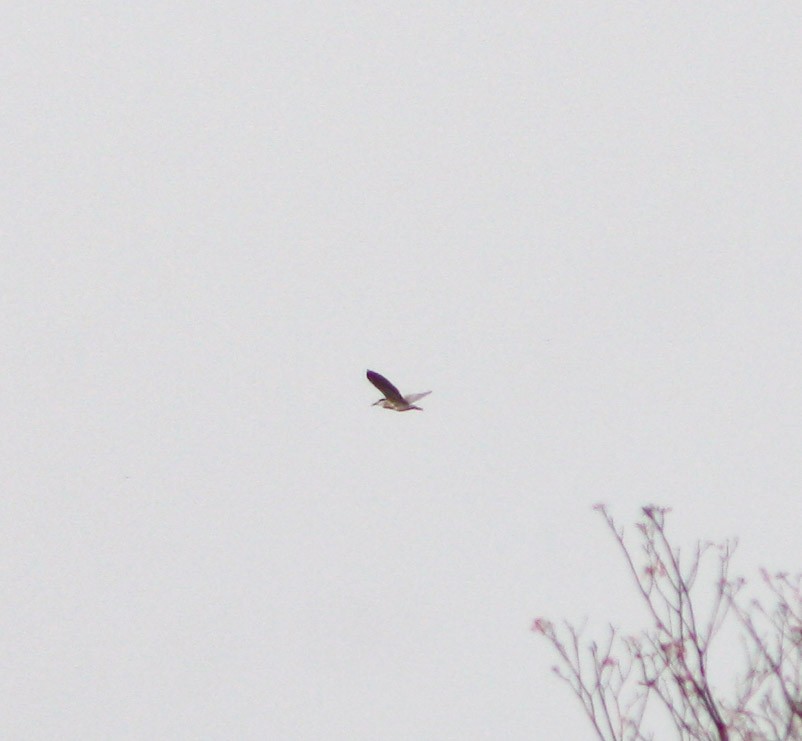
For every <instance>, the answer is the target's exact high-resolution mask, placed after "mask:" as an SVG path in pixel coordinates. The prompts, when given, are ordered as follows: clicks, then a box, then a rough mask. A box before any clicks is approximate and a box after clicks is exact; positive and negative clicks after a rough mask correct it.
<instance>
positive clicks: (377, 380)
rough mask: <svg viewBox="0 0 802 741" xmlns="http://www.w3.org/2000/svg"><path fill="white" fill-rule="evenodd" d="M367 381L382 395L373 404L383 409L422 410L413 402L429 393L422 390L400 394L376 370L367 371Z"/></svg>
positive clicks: (399, 410)
mask: <svg viewBox="0 0 802 741" xmlns="http://www.w3.org/2000/svg"><path fill="white" fill-rule="evenodd" d="M367 375H368V381H370V382H371V383H372V384H373V385H374V386H375V387H376V388H377V389H379V391H381V392H382V394H384V396H383V397H382V398H381V399H379V400H378V401H377V402H375V403H374V404H373V406H381V407H384V408H385V409H394V410H395V411H396V412H408V411H409V410H410V409H417V410H418V411H421V412H422V411H423V410H422V409H421V408H420V407H416V406H415V405H414V404H413V402H415V401H418V399H422V398H423V397H424V396H428V395H429V394H431V393H432V392H431V391H424V392H422V393H420V394H407V395H406V396H402V395H401V392H400V391H399V390H398V389H397V388H396V387H395V386H393V384H392V383H390V382H389V381H388V380H387V379H386V378H385V377H384V376H383V375H381V373H376V371H372V370H369V371H368V374H367Z"/></svg>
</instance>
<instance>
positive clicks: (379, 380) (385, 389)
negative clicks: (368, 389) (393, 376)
mask: <svg viewBox="0 0 802 741" xmlns="http://www.w3.org/2000/svg"><path fill="white" fill-rule="evenodd" d="M368 381H370V382H371V383H372V384H373V385H374V386H375V387H376V388H377V389H379V391H381V392H382V393H383V394H384V398H385V399H389V400H390V401H396V402H399V403H401V404H403V403H405V400H404V397H403V396H401V392H400V391H399V390H398V389H397V388H396V387H395V386H393V384H392V383H390V382H389V381H388V380H387V379H386V378H385V377H384V376H383V375H381V374H380V373H376V371H372V370H369V371H368Z"/></svg>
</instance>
